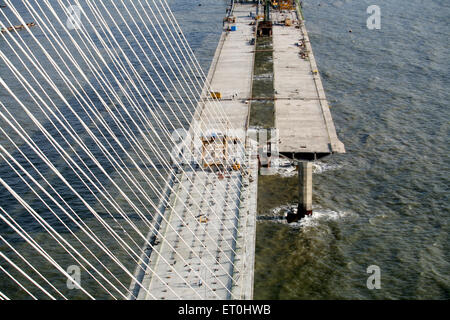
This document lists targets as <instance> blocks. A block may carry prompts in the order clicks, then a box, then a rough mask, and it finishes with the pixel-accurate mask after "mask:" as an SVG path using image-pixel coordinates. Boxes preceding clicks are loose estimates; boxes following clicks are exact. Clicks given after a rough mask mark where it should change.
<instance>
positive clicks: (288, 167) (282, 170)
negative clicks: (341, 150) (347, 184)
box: [274, 158, 343, 178]
mask: <svg viewBox="0 0 450 320" xmlns="http://www.w3.org/2000/svg"><path fill="white" fill-rule="evenodd" d="M274 161H277V162H276V163H274V164H275V165H278V168H277V173H278V174H279V175H280V176H282V177H284V178H289V177H293V176H295V175H297V169H296V167H295V165H293V163H292V162H291V161H290V160H287V159H281V158H280V159H278V160H274ZM312 164H313V173H314V174H321V173H324V172H327V171H334V170H338V169H341V168H342V167H343V165H342V164H329V163H325V162H322V161H314V162H313V163H312Z"/></svg>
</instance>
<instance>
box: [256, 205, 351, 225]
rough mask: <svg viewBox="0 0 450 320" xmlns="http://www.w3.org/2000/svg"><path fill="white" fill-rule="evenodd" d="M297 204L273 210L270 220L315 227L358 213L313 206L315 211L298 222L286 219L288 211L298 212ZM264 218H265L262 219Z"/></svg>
mask: <svg viewBox="0 0 450 320" xmlns="http://www.w3.org/2000/svg"><path fill="white" fill-rule="evenodd" d="M296 209H297V204H291V205H282V206H279V207H277V208H275V209H273V210H272V215H271V216H269V217H273V218H271V219H266V220H270V221H272V222H274V223H281V224H287V225H289V226H290V227H292V228H302V227H313V226H318V225H319V224H321V223H323V222H327V221H340V220H344V219H349V218H354V217H356V214H355V213H354V212H351V211H335V210H331V209H324V208H322V207H313V213H312V214H311V215H310V216H306V217H304V218H302V219H301V220H300V221H298V222H292V223H288V222H287V221H286V217H285V216H286V213H287V212H288V211H292V210H293V211H294V212H296ZM261 220H263V219H261Z"/></svg>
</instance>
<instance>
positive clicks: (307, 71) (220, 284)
mask: <svg viewBox="0 0 450 320" xmlns="http://www.w3.org/2000/svg"><path fill="white" fill-rule="evenodd" d="M4 2H5V7H4V8H0V15H1V16H0V28H1V30H2V32H1V34H0V43H1V46H0V61H1V64H0V131H1V132H0V156H1V159H0V197H1V199H0V279H1V280H2V281H0V298H1V299H22V298H32V299H75V298H78V299H88V298H89V299H251V298H252V297H253V281H254V280H253V269H254V260H255V237H256V202H257V184H258V169H259V166H260V164H261V163H260V157H259V153H258V150H260V149H261V148H260V146H259V145H258V139H256V138H254V137H253V136H252V134H251V133H250V132H254V130H253V129H254V128H249V117H250V110H251V106H252V101H253V99H252V97H253V96H252V86H253V74H254V62H255V51H256V45H255V39H256V38H257V37H258V36H260V35H259V32H258V31H259V30H260V28H261V27H264V26H267V25H270V31H269V32H267V36H270V37H272V43H273V69H274V92H275V96H274V99H273V100H274V104H275V129H276V132H277V134H276V136H275V137H272V140H271V141H272V142H271V148H272V153H275V152H277V153H278V154H280V155H282V156H284V157H287V158H289V159H291V160H292V161H294V162H296V163H298V167H299V177H300V178H299V183H300V184H301V188H300V189H301V192H300V195H299V197H300V206H299V210H302V211H303V212H304V213H308V211H310V210H311V201H312V183H311V179H312V172H311V167H310V162H308V161H309V160H314V159H318V158H321V157H324V156H327V155H330V154H333V153H342V152H345V150H344V146H343V145H342V143H341V142H340V141H339V140H338V138H337V135H336V130H335V128H334V124H333V121H332V118H331V114H330V111H329V107H328V104H327V101H326V97H325V93H324V89H323V87H322V83H321V79H320V75H319V72H318V68H317V65H316V62H315V59H314V55H313V52H312V48H311V44H310V42H309V38H308V34H307V31H306V29H305V25H304V21H303V19H302V15H301V12H300V8H299V5H298V3H296V2H294V1H278V2H276V3H275V4H274V3H269V1H267V5H266V4H265V3H261V1H241V2H240V3H237V2H236V1H231V3H230V5H229V6H228V9H227V14H226V17H225V18H224V21H223V32H222V34H221V37H220V40H219V43H218V46H217V49H216V52H215V55H214V58H213V60H212V62H211V66H210V69H209V72H207V73H204V71H203V69H202V67H201V64H200V63H199V61H198V60H197V58H196V56H195V54H194V51H193V49H192V48H191V46H190V44H189V43H188V41H187V39H186V37H185V34H184V33H183V30H182V29H181V27H180V25H179V23H178V22H177V19H176V17H175V15H174V14H173V12H172V8H171V7H170V6H169V4H168V3H167V1H166V0H136V1H127V2H117V1H113V0H109V1H108V0H105V1H103V0H101V1H90V0H89V1H84V2H79V1H75V2H74V3H73V4H69V3H68V2H66V1H63V0H57V1H50V2H49V1H42V2H41V1H33V0H23V1H19V2H20V4H18V3H17V2H13V1H10V0H5V1H4ZM272 2H273V1H272ZM269 6H270V8H269ZM205 14H207V12H205ZM14 26H18V27H17V28H16V27H14ZM19 26H20V27H19ZM261 36H263V35H261ZM252 130H253V131H252Z"/></svg>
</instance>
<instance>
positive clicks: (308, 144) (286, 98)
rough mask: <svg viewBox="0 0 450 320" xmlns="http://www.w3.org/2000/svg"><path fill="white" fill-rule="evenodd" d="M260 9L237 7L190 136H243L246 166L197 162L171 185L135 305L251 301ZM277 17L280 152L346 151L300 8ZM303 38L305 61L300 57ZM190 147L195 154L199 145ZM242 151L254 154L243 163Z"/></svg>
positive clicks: (306, 172) (298, 155)
mask: <svg viewBox="0 0 450 320" xmlns="http://www.w3.org/2000/svg"><path fill="white" fill-rule="evenodd" d="M255 11H256V7H255V5H254V4H235V6H234V11H233V15H234V16H235V17H236V22H235V23H232V25H234V26H235V27H236V31H224V32H223V34H222V37H221V39H220V42H219V45H218V48H217V51H216V54H215V56H214V59H213V62H212V65H211V68H210V71H209V74H208V80H209V83H211V87H209V86H205V88H204V89H203V94H202V97H201V99H200V101H199V105H198V107H197V110H196V112H195V115H194V120H193V122H192V125H191V131H190V135H191V136H192V137H194V140H196V141H197V140H200V137H199V136H198V132H202V134H211V133H216V134H225V135H227V136H230V135H231V136H233V135H234V136H235V137H237V138H239V139H240V140H241V142H240V144H241V148H240V149H239V148H237V149H238V150H241V151H235V154H234V155H232V156H237V157H242V158H243V159H245V160H243V162H242V164H243V168H244V169H243V170H231V169H229V168H228V169H227V170H225V173H224V174H223V175H222V174H220V175H219V174H218V172H215V171H214V170H210V169H206V170H203V169H201V167H202V166H201V161H200V160H199V158H198V156H197V158H196V160H194V163H195V165H194V167H195V168H196V169H192V168H188V167H185V169H186V170H185V172H184V173H183V174H178V175H176V176H175V177H174V179H173V180H171V181H174V182H173V190H175V192H172V193H170V194H169V195H168V199H169V203H170V205H169V206H165V207H166V210H165V211H164V212H165V213H164V215H165V218H166V220H165V221H162V222H161V223H160V224H159V231H160V233H161V235H162V236H161V235H160V236H158V237H156V239H155V238H154V237H153V238H152V239H153V240H152V241H154V248H153V251H152V253H151V255H150V259H149V264H148V267H146V270H145V272H144V273H143V274H142V272H141V273H139V272H137V278H138V279H140V281H141V283H142V284H143V285H144V287H145V288H147V289H148V292H149V293H148V292H145V290H141V289H139V288H138V287H137V286H136V284H132V285H131V287H132V290H133V292H135V294H136V295H137V297H138V299H153V298H156V299H176V298H183V299H198V298H205V299H251V298H252V297H253V271H254V270H253V269H254V255H255V251H254V250H255V233H256V200H257V178H258V168H257V161H256V159H255V158H251V157H249V156H248V155H249V154H250V148H251V146H250V145H248V144H249V143H247V144H245V141H246V137H245V135H246V130H247V126H248V116H249V108H250V98H251V91H252V78H253V65H254V52H255V47H254V45H251V44H250V40H251V39H252V38H253V37H254V34H255V32H254V26H253V25H250V23H251V22H252V21H254V20H253V18H252V17H250V15H249V13H250V12H252V13H253V14H254V13H255ZM286 16H289V17H291V21H294V24H293V25H292V26H285V25H284V23H283V24H280V22H281V21H284V19H285V18H286ZM272 19H273V22H274V26H273V58H274V90H275V97H274V98H275V99H274V100H275V113H276V114H275V124H276V129H278V130H279V133H278V137H279V145H278V150H279V152H280V153H282V154H285V155H287V156H289V157H291V158H293V159H300V160H312V159H315V158H318V157H322V156H325V155H328V154H331V153H338V152H344V151H345V150H344V146H343V144H342V143H341V142H340V141H339V140H338V138H337V135H336V131H335V127H334V124H333V121H332V119H331V114H330V111H329V108H328V103H327V101H326V97H325V93H324V90H323V87H322V83H321V80H320V76H319V74H318V71H317V66H316V63H315V60H314V56H313V53H312V48H311V45H310V43H309V38H308V35H307V32H306V29H305V27H304V24H303V22H302V21H298V19H297V15H296V12H295V11H289V12H285V13H277V12H274V13H273V15H272ZM227 27H228V26H227V24H225V28H227ZM300 40H302V41H303V43H304V49H302V50H304V51H305V52H307V54H308V57H307V59H303V58H302V57H301V56H300V49H301V47H300V46H298V43H299V41H300ZM210 91H216V92H220V94H221V98H220V99H217V100H214V101H211V99H207V98H208V97H209V96H210ZM199 129H201V130H199ZM229 130H230V131H229ZM232 130H234V131H232ZM230 132H231V133H230ZM197 142H198V141H197ZM244 144H245V145H244ZM192 146H193V148H191V149H195V143H194V144H192ZM188 149H189V148H188ZM189 152H192V150H190V151H189ZM194 153H195V152H194ZM243 153H245V154H246V155H247V156H246V157H243ZM194 159H195V157H194ZM197 164H199V165H200V167H198V166H197ZM303 164H304V165H303V166H304V168H303V169H302V170H300V167H301V166H299V170H300V171H299V173H301V174H299V177H304V178H305V179H303V180H304V181H306V183H303V189H305V190H304V191H301V193H300V202H301V203H302V205H303V207H304V208H303V211H304V212H310V210H311V209H310V207H311V202H312V184H311V179H312V171H311V168H310V166H309V167H308V165H307V164H305V162H303ZM308 181H309V182H308ZM301 183H302V182H301ZM303 189H301V190H303ZM299 208H300V205H299ZM151 236H152V232H150V235H149V237H151ZM146 251H147V252H149V251H151V250H149V249H148V248H147V249H146ZM200 278H202V279H203V280H202V281H201V280H200ZM136 288H137V289H136Z"/></svg>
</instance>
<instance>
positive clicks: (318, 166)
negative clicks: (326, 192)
mask: <svg viewBox="0 0 450 320" xmlns="http://www.w3.org/2000/svg"><path fill="white" fill-rule="evenodd" d="M342 167H343V165H342V164H329V163H325V162H322V161H314V162H313V173H324V172H326V171H333V170H338V169H341V168H342Z"/></svg>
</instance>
